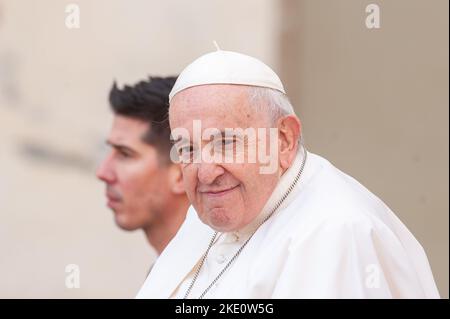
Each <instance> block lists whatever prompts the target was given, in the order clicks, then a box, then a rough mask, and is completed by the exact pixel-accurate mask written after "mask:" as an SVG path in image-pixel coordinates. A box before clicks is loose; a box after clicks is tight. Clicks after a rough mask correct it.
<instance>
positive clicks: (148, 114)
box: [109, 76, 177, 158]
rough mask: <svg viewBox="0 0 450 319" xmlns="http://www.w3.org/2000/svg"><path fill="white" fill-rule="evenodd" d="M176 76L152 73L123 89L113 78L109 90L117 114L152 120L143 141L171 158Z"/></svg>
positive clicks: (111, 102) (146, 120)
mask: <svg viewBox="0 0 450 319" xmlns="http://www.w3.org/2000/svg"><path fill="white" fill-rule="evenodd" d="M176 79H177V77H176V76H169V77H149V79H148V81H140V82H139V83H137V84H135V85H133V86H129V85H125V86H124V88H123V89H119V88H118V87H117V83H116V82H115V81H114V83H113V86H112V88H111V91H110V92H109V103H110V105H111V108H112V110H113V112H114V114H117V115H122V116H127V117H131V118H134V119H138V120H142V121H144V122H147V123H148V124H149V128H148V131H147V132H146V133H145V134H144V136H143V137H142V139H143V141H144V142H146V143H148V144H151V145H154V146H155V147H157V148H158V150H159V151H160V152H161V153H162V155H166V156H167V158H169V154H170V148H171V146H172V143H171V141H170V127H169V120H168V111H169V93H170V91H171V90H172V87H173V85H174V84H175V81H176Z"/></svg>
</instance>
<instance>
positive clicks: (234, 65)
mask: <svg viewBox="0 0 450 319" xmlns="http://www.w3.org/2000/svg"><path fill="white" fill-rule="evenodd" d="M206 84H240V85H249V86H259V87H266V88H271V89H275V90H278V91H280V92H282V93H284V94H286V92H285V91H284V87H283V84H282V83H281V80H280V78H279V77H278V75H277V74H276V73H275V72H274V71H273V70H272V69H271V68H269V67H268V66H267V65H265V64H264V63H263V62H261V61H260V60H258V59H256V58H253V57H251V56H248V55H245V54H241V53H237V52H231V51H224V50H220V49H219V50H217V51H215V52H211V53H207V54H205V55H202V56H201V57H199V58H198V59H196V60H195V61H194V62H192V63H191V64H189V65H188V66H187V67H186V68H185V69H184V70H183V71H182V72H181V73H180V75H179V76H178V79H177V81H176V82H175V85H174V87H173V89H172V91H171V92H170V94H169V101H171V100H172V98H173V97H174V96H175V95H176V94H177V93H178V92H180V91H182V90H184V89H187V88H190V87H193V86H198V85H206Z"/></svg>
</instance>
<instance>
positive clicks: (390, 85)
mask: <svg viewBox="0 0 450 319" xmlns="http://www.w3.org/2000/svg"><path fill="white" fill-rule="evenodd" d="M66 3H77V4H79V6H80V9H81V28H80V29H73V30H69V29H67V28H66V27H65V25H64V19H65V17H66V14H65V12H64V9H65V4H66ZM366 3H368V2H364V1H356V0H355V1H347V0H341V1H317V0H314V1H294V0H293V1H275V0H246V1H239V2H233V5H230V1H225V0H220V1H210V0H202V1H183V0H169V1H157V0H140V1H138V0H133V1H120V0H96V1H92V0H79V1H60V0H42V1H25V0H0V133H1V134H0V143H1V145H2V151H1V152H0V214H1V223H0V297H58V298H77V297H86V298H92V297H106V298H116V297H133V296H134V295H135V293H136V292H137V290H138V289H139V287H140V285H141V283H142V281H143V280H144V278H145V275H146V272H147V270H148V267H149V265H150V264H151V262H152V260H153V259H154V258H155V254H154V252H153V250H152V249H150V248H149V247H148V245H147V243H146V241H145V239H144V236H143V235H142V234H141V233H139V232H135V233H127V232H123V231H120V230H118V229H117V228H116V226H115V225H114V222H113V220H112V215H111V213H110V212H109V211H108V209H106V207H105V201H104V198H103V186H102V185H101V183H99V182H97V181H96V180H95V177H94V169H95V166H96V163H97V162H98V160H99V159H100V158H101V157H102V155H103V154H104V147H103V139H104V137H105V135H106V133H107V131H108V128H109V124H110V120H111V115H110V113H109V111H108V106H107V101H106V96H107V92H108V89H109V87H110V85H111V82H112V79H113V78H116V79H117V80H118V82H119V83H125V82H127V83H130V82H135V81H137V80H139V79H142V78H144V77H146V76H147V75H148V74H153V75H154V74H160V75H167V74H173V73H177V72H179V71H180V70H181V69H182V67H183V66H185V65H186V64H187V63H188V62H190V61H191V60H192V59H193V58H195V57H197V56H199V55H200V54H203V53H205V52H207V51H211V50H213V49H214V47H213V45H212V44H211V41H212V40H216V41H218V43H219V44H220V46H221V47H222V48H223V49H229V50H236V51H240V52H243V53H247V54H250V55H253V56H255V57H258V58H260V59H262V60H263V61H265V62H266V63H267V64H269V65H271V66H272V67H273V68H274V69H275V70H276V71H277V72H280V75H281V77H282V79H283V80H284V82H285V84H286V86H287V89H288V91H289V94H290V96H291V97H292V100H293V101H294V102H295V104H296V107H297V110H298V111H299V114H300V116H301V118H302V121H303V123H304V126H305V134H306V141H307V145H308V147H309V148H310V149H311V150H312V151H314V152H317V153H319V154H322V155H324V156H326V157H327V158H329V159H330V160H331V161H332V162H334V163H335V164H336V165H337V166H339V167H340V168H342V169H343V170H344V171H346V172H348V173H350V174H351V175H353V176H354V177H356V178H358V179H359V180H361V181H362V182H363V183H364V184H365V185H366V186H368V187H369V188H370V189H371V190H372V191H374V192H375V193H376V194H378V195H379V196H380V197H381V198H382V199H384V200H385V201H386V202H387V203H388V204H389V205H390V206H391V207H392V208H393V210H394V211H395V212H396V213H397V214H398V216H399V217H400V218H401V219H402V220H403V221H404V222H405V223H406V224H407V226H408V227H409V228H410V229H411V230H412V232H413V233H414V234H415V235H416V237H417V238H418V239H419V240H420V242H421V243H422V244H423V246H424V247H425V249H426V251H427V253H428V255H429V257H430V260H431V263H432V266H433V271H434V272H435V276H436V279H437V281H438V283H439V287H440V289H441V294H442V295H443V296H446V297H448V285H447V283H448V195H447V194H448V135H447V133H448V48H447V47H448V39H447V38H448V34H447V31H446V30H447V26H448V15H447V12H448V10H447V8H446V7H447V6H448V4H447V3H446V1H438V0H435V1H434V3H435V4H434V5H433V6H432V5H430V4H427V3H428V2H427V1H425V0H423V1H393V2H392V1H391V2H382V1H378V2H377V3H380V4H381V9H382V27H381V29H380V30H376V31H375V30H367V29H365V27H364V24H363V23H364V17H365V13H364V7H365V4H366ZM71 263H75V264H78V265H79V266H80V271H81V288H80V289H67V288H66V287H65V281H64V280H65V276H66V273H65V272H64V267H65V266H66V265H67V264H71Z"/></svg>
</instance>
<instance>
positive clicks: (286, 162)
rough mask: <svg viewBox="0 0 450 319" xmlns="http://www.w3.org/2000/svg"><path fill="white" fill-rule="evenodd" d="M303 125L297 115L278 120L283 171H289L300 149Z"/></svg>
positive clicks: (280, 157) (279, 151)
mask: <svg viewBox="0 0 450 319" xmlns="http://www.w3.org/2000/svg"><path fill="white" fill-rule="evenodd" d="M301 128H302V125H301V123H300V120H299V119H298V117H297V116H295V115H293V114H292V115H288V116H285V117H282V118H280V119H279V120H278V133H279V134H278V141H279V150H278V154H279V160H280V166H281V168H282V169H283V170H286V169H288V168H289V167H290V166H291V165H292V162H293V161H294V158H295V155H296V154H297V151H298V147H299V143H298V141H299V138H300V134H301Z"/></svg>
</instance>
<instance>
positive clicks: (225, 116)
mask: <svg viewBox="0 0 450 319" xmlns="http://www.w3.org/2000/svg"><path fill="white" fill-rule="evenodd" d="M169 115H170V125H171V129H172V136H173V138H174V139H175V141H176V144H175V148H174V152H173V154H178V156H179V157H178V159H179V160H180V161H181V162H182V171H183V179H184V184H185V188H186V192H187V195H188V197H189V199H190V201H191V203H192V205H193V208H194V209H195V211H194V209H190V211H189V212H188V217H187V219H186V221H185V222H184V224H183V225H182V227H181V229H180V231H179V233H178V234H177V235H176V236H175V238H174V239H173V240H172V241H171V243H170V244H169V245H168V247H167V249H166V250H165V251H164V253H163V254H162V255H161V257H160V258H159V260H158V262H157V263H156V265H155V267H154V268H153V270H152V272H151V273H150V274H149V276H148V278H147V280H146V282H145V283H144V285H143V287H142V288H141V290H140V292H139V293H138V296H137V297H138V298H422V297H425V298H438V297H439V294H438V291H437V289H436V286H435V283H434V280H433V276H432V273H431V270H430V266H429V263H428V260H427V257H426V255H425V253H424V251H423V249H422V247H421V246H420V244H419V243H418V242H417V241H416V239H415V238H414V237H413V235H412V234H411V233H410V232H409V231H408V230H407V229H406V227H405V226H404V225H403V224H402V223H401V222H400V220H399V219H398V218H397V217H396V216H395V215H394V214H393V212H392V211H391V210H390V209H389V208H388V207H387V206H386V205H385V204H384V203H383V202H382V201H381V200H380V199H378V198H377V197H376V196H375V195H373V194H372V193H371V192H369V191H368V190H367V189H366V188H365V187H364V186H362V185H361V184H360V183H358V182H357V181H356V180H355V179H353V178H352V177H350V176H348V175H346V174H345V173H343V172H341V171H340V170H338V169H337V168H336V167H334V166H333V165H332V164H331V163H330V162H328V161H327V160H325V159H324V158H322V157H320V156H318V155H315V154H312V153H310V152H308V151H307V150H306V149H305V147H304V146H303V143H302V130H301V124H300V121H299V119H298V118H297V116H296V115H295V114H294V111H293V108H292V106H291V104H290V103H289V100H288V98H287V97H286V95H285V92H284V88H283V85H282V83H281V81H280V80H279V78H278V76H277V75H276V74H275V73H274V72H273V71H272V70H271V69H270V68H269V67H267V66H266V65H265V64H263V63H262V62H260V61H259V60H257V59H254V58H251V57H249V56H245V55H242V54H239V53H234V52H228V51H221V50H218V51H217V52H213V53H209V54H206V55H204V56H202V57H200V58H199V59H197V60H196V61H194V62H193V63H192V64H190V65H189V66H188V67H186V69H185V70H184V71H183V72H182V73H181V74H180V76H179V78H178V80H177V82H176V83H175V86H174V88H173V89H172V91H171V94H170V108H169ZM173 154H172V155H173ZM255 154H256V156H254V155H255ZM174 157H175V156H174ZM242 158H244V160H242ZM274 163H275V165H273V164H274Z"/></svg>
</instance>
